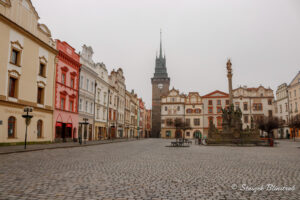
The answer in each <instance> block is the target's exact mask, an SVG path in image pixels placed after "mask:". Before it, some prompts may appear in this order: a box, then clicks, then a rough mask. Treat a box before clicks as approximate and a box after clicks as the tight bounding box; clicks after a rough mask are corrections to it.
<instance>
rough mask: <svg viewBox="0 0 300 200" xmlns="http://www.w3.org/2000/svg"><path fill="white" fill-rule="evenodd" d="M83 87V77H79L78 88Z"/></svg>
mask: <svg viewBox="0 0 300 200" xmlns="http://www.w3.org/2000/svg"><path fill="white" fill-rule="evenodd" d="M82 87H83V76H80V88H82Z"/></svg>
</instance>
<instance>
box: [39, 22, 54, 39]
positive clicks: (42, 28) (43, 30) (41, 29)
mask: <svg viewBox="0 0 300 200" xmlns="http://www.w3.org/2000/svg"><path fill="white" fill-rule="evenodd" d="M38 29H39V30H40V31H42V32H43V33H44V34H46V35H47V36H48V37H51V32H50V30H49V28H48V27H47V26H46V25H45V24H38Z"/></svg>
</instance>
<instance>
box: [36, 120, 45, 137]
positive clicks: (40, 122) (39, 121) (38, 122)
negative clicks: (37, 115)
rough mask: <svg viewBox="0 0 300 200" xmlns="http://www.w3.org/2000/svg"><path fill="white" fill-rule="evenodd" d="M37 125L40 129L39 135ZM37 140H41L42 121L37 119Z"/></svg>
mask: <svg viewBox="0 0 300 200" xmlns="http://www.w3.org/2000/svg"><path fill="white" fill-rule="evenodd" d="M39 125H40V126H41V127H40V129H41V130H40V135H39ZM36 126H37V138H43V120H41V119H39V120H38V121H37V125H36Z"/></svg>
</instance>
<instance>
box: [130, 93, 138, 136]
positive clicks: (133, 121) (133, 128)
mask: <svg viewBox="0 0 300 200" xmlns="http://www.w3.org/2000/svg"><path fill="white" fill-rule="evenodd" d="M138 108H139V104H138V97H137V94H136V93H134V90H132V91H131V93H130V130H129V137H130V138H132V137H137V136H138V131H137V125H138V122H137V121H138Z"/></svg>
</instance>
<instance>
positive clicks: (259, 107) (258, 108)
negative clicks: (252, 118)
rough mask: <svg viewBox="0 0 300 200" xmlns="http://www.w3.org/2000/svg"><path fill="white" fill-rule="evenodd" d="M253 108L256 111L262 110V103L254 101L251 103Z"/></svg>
mask: <svg viewBox="0 0 300 200" xmlns="http://www.w3.org/2000/svg"><path fill="white" fill-rule="evenodd" d="M253 110H256V111H259V110H262V104H261V103H254V104H253Z"/></svg>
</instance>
